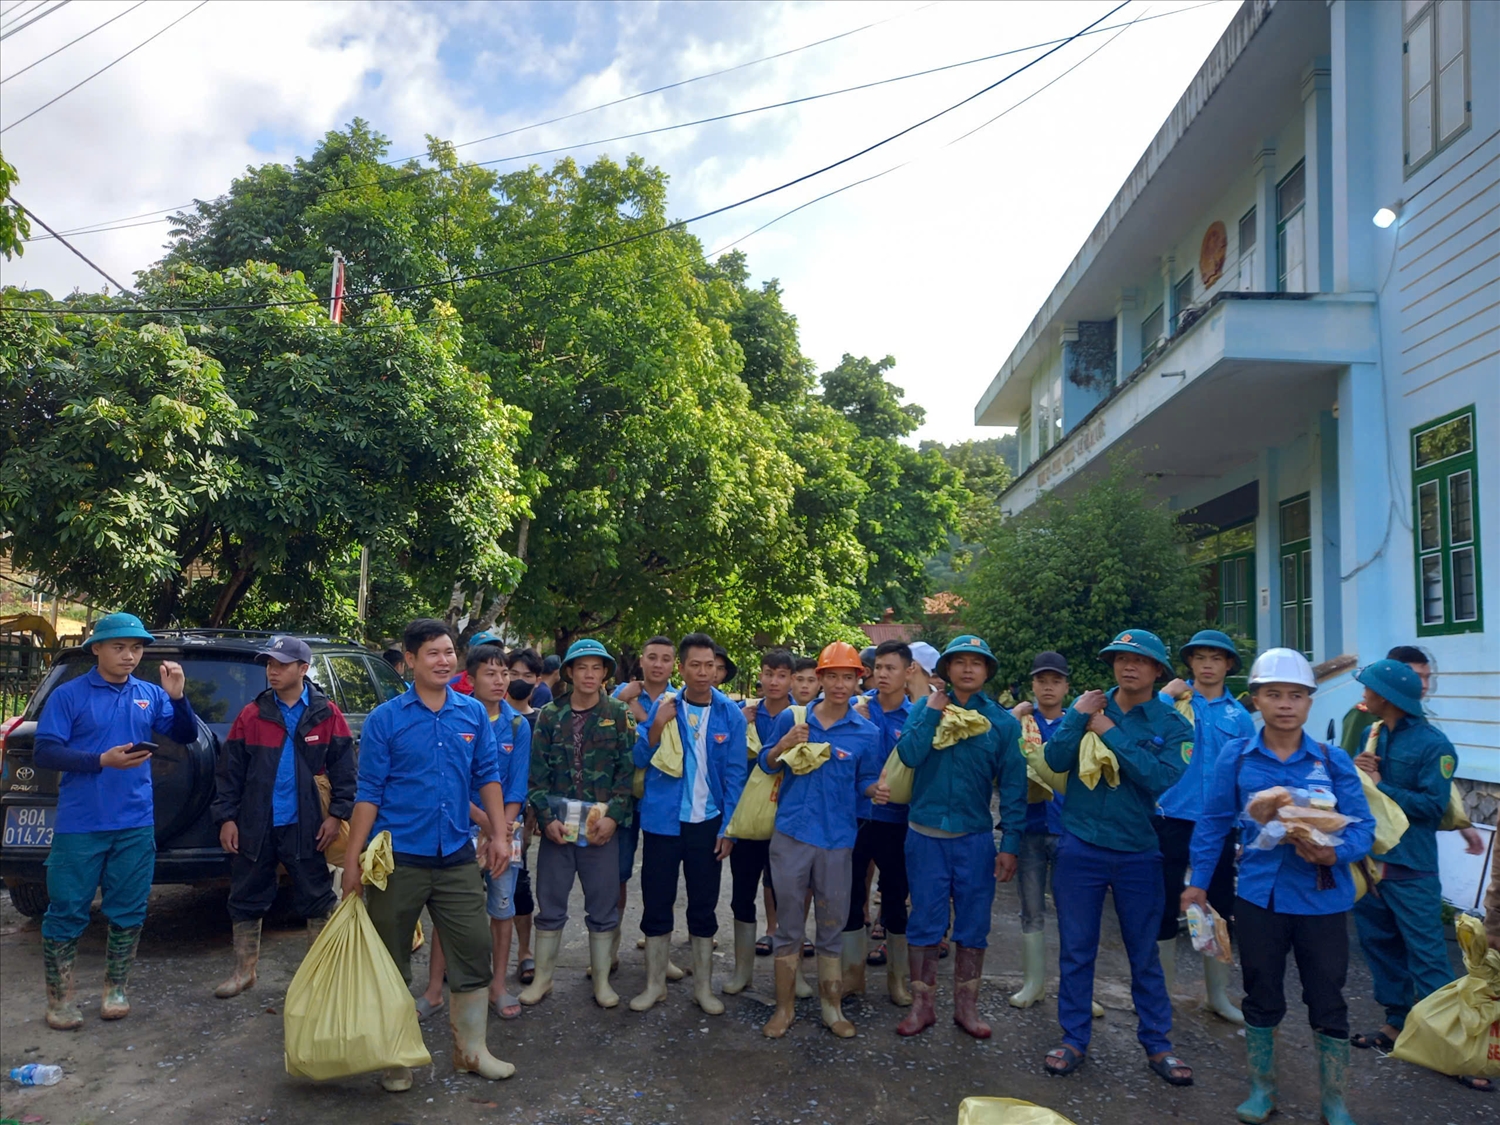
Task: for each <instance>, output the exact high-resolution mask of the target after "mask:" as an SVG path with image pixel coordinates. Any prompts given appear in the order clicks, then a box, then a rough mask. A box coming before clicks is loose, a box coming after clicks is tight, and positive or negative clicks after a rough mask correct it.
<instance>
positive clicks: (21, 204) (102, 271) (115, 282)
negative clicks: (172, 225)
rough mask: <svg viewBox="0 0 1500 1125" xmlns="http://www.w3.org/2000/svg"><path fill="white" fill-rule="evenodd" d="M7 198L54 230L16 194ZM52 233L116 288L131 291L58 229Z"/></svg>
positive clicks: (45, 227)
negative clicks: (91, 259) (58, 231)
mask: <svg viewBox="0 0 1500 1125" xmlns="http://www.w3.org/2000/svg"><path fill="white" fill-rule="evenodd" d="M6 198H7V199H9V200H10V201H11V202H12V203H13V204H15V205H16V209H17V210H19V211H23V212H25V213H26V214H27V215H30V216H31V218H32V220H33V221H35V223H36V225H37V226H39V227H41V228H42V229H43V230H45V231H52V228H51V227H49V226H48V225H47V224H46V223H44V222H42V219H41V216H40V215H38V214H37V213H36V212H35V211H33V210H32V209H31V208H30V207H27V206H26V205H25V204H24V203H22V202H21V201H20V200H19V199H17V198H16V197H15V196H13V195H11V196H7V197H6ZM52 234H53V236H54V237H55V238H56V239H57V241H59V242H61V243H62V244H63V245H64V246H66V247H67V248H68V249H69V250H71V251H73V253H74V254H77V255H78V257H80V258H82V259H83V261H84V264H86V265H87V266H88V267H89V268H90V269H91V270H93V271H94V272H95V273H97V274H98V275H99V276H100V277H102V278H104V280H105V281H107V282H109V283H110V284H111V285H113V286H114V287H115V288H116V289H118V290H119V291H120V292H122V293H127V292H129V290H127V289H126V288H125V286H123V285H121V284H120V283H119V282H118V281H116V280H115V279H114V278H112V277H110V276H109V274H107V273H105V272H104V270H103V269H102V268H101V267H99V266H98V265H95V264H94V262H92V261H90V260H89V258H88V256H87V255H86V254H84V252H83V251H82V250H80V249H78V247H76V246H74V245H73V244H72V243H71V242H69V241H68V240H67V239H66V238H63V237H62V236H61V235H59V234H58V233H57V232H56V231H52Z"/></svg>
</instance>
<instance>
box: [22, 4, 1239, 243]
mask: <svg viewBox="0 0 1500 1125" xmlns="http://www.w3.org/2000/svg"><path fill="white" fill-rule="evenodd" d="M1222 2H1223V0H1203V2H1202V3H1199V4H1193V5H1191V6H1189V7H1185V8H1176V9H1173V10H1172V11H1168V12H1160V13H1158V14H1156V15H1154V16H1139V17H1137V18H1136V19H1133V20H1129V21H1127V22H1125V23H1119V24H1111V25H1109V26H1108V27H1098V28H1093V29H1091V30H1090V31H1088V32H1087V33H1086V34H1088V35H1097V34H1101V33H1103V32H1106V31H1118V30H1119V29H1121V28H1127V27H1133V26H1134V25H1135V24H1137V23H1147V22H1150V21H1151V20H1159V19H1166V18H1167V17H1169V16H1176V15H1182V14H1183V13H1185V12H1191V11H1195V10H1196V9H1198V8H1206V7H1210V6H1212V5H1214V4H1218V3H1222ZM845 34H851V33H845ZM1070 41H1071V40H1070V38H1063V39H1048V40H1044V41H1042V42H1040V43H1032V44H1029V45H1027V46H1025V47H1012V48H1010V49H1008V50H1004V51H997V52H994V53H992V54H988V55H980V56H978V57H976V58H972V59H963V60H960V61H958V62H951V63H944V64H942V65H940V66H934V67H928V68H927V69H925V70H916V71H911V72H910V73H907V74H898V75H893V76H891V77H888V78H880V79H876V80H874V81H872V82H864V83H860V84H858V85H854V86H845V87H842V88H840V89H837V90H826V91H823V92H821V93H817V94H808V95H806V96H804V97H800V98H791V99H788V100H786V101H780V102H773V103H771V104H769V105H763V106H755V107H753V108H750V109H741V110H734V111H732V112H729V113H722V114H716V115H714V116H711V117H701V118H697V119H695V120H692V121H683V122H677V123H675V124H672V125H661V126H657V127H656V128H653V129H644V130H641V131H639V132H634V133H622V134H620V135H618V136H614V137H603V138H599V139H597V140H592V141H584V142H580V143H577V144H570V145H562V146H558V147H556V148H548V149H539V150H537V151H534V152H526V153H517V154H514V155H511V156H502V157H496V158H495V159H492V160H481V161H475V162H470V163H468V164H466V165H465V167H469V168H481V167H488V166H492V165H495V164H503V163H507V162H510V161H516V160H526V159H530V158H532V157H536V156H548V155H551V154H553V153H558V152H568V151H571V150H574V149H580V148H591V147H593V146H595V145H601V144H610V143H613V142H615V141H621V140H634V139H636V138H638V137H644V136H650V135H653V134H656V133H666V132H671V131H674V130H678V129H685V128H689V127H692V126H696V125H705V124H711V123H714V122H719V121H726V120H729V119H731V118H735V117H743V116H747V115H749V114H754V113H763V112H766V111H767V110H773V109H782V108H785V107H787V106H793V105H800V104H803V103H805V102H811V101H817V100H820V99H824V98H831V97H836V96H839V95H841V94H848V93H856V92H858V91H861V90H868V89H872V88H874V87H878V86H884V85H890V84H892V83H895V82H904V81H906V80H908V79H912V78H922V77H925V76H927V75H932V74H939V73H942V72H944V71H949V70H956V69H959V68H962V67H968V66H974V65H976V64H978V63H984V62H992V61H993V60H995V59H1000V58H1005V57H1008V56H1010V55H1018V54H1024V53H1025V52H1027V51H1033V50H1038V49H1040V48H1042V47H1051V46H1055V45H1058V44H1063V43H1067V42H1070ZM798 49H799V50H800V49H802V48H798ZM783 53H790V52H783ZM744 65H749V64H744ZM528 128H530V127H529V126H528ZM498 135H503V134H498ZM486 139H487V138H486ZM476 143H478V142H476V141H465V142H464V145H469V144H476ZM455 147H462V146H455ZM383 163H386V164H389V163H391V162H390V161H385V162H383ZM441 174H442V173H441V170H439V169H433V168H422V169H418V170H416V171H414V172H412V171H402V172H400V173H399V174H397V175H395V176H389V177H382V178H377V179H375V180H374V181H373V184H352V185H342V186H339V187H330V188H322V189H319V190H317V191H314V192H311V193H309V197H310V198H313V199H317V198H321V197H322V196H324V195H331V194H336V193H340V192H346V191H358V190H361V189H363V188H367V187H370V186H376V187H380V186H384V185H385V184H388V183H395V182H398V181H400V180H402V179H405V178H413V179H414V178H417V177H421V176H429V175H441ZM195 202H197V201H192V202H188V203H184V204H180V205H178V206H176V207H164V208H161V209H160V210H156V211H144V212H141V213H139V214H136V215H128V216H122V217H121V218H118V219H106V220H101V221H100V222H98V223H88V224H84V225H82V226H78V227H72V228H65V229H64V231H63V233H64V234H69V235H90V234H104V233H108V232H109V231H113V230H129V229H131V228H133V227H139V226H153V225H155V224H157V223H164V222H171V221H172V220H171V217H170V215H171V213H175V212H179V211H182V210H185V209H186V208H188V207H191V206H193V204H194V203H195ZM152 215H165V216H168V217H166V218H160V219H152V218H149V217H150V216H152ZM130 220H146V221H144V222H132V221H130ZM47 238H48V236H46V235H38V236H36V237H34V238H30V239H27V241H28V242H45V241H47Z"/></svg>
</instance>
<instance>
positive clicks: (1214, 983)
mask: <svg viewBox="0 0 1500 1125" xmlns="http://www.w3.org/2000/svg"><path fill="white" fill-rule="evenodd" d="M1233 971H1234V966H1232V965H1226V964H1224V962H1223V961H1220V960H1219V959H1218V958H1217V957H1205V958H1203V983H1204V984H1205V985H1206V986H1207V989H1208V1006H1209V1009H1210V1010H1211V1011H1213V1012H1215V1013H1216V1014H1217V1015H1218V1016H1219V1017H1220V1018H1221V1019H1225V1020H1228V1021H1229V1022H1230V1023H1237V1024H1241V1025H1243V1024H1244V1022H1245V1013H1244V1012H1242V1011H1240V1010H1239V1009H1238V1008H1236V1007H1235V1006H1234V1002H1233V1001H1232V1000H1230V999H1229V977H1230V974H1231V973H1232V972H1233Z"/></svg>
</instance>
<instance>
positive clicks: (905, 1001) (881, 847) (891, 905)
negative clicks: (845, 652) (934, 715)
mask: <svg viewBox="0 0 1500 1125" xmlns="http://www.w3.org/2000/svg"><path fill="white" fill-rule="evenodd" d="M874 661H875V687H874V688H873V689H872V694H870V695H866V696H863V697H862V698H861V699H860V701H859V702H858V704H857V705H858V706H859V707H860V708H861V709H862V713H863V714H864V715H865V717H866V718H868V719H869V720H870V721H871V722H873V723H874V724H875V725H876V726H877V727H879V728H880V752H881V754H882V755H883V757H882V759H881V760H882V762H883V761H885V759H886V758H889V757H890V753H891V751H892V750H894V749H895V748H896V743H897V741H898V740H899V739H900V738H901V728H902V727H903V725H904V724H905V723H906V718H907V715H908V714H909V713H910V711H911V700H909V699H908V698H907V695H906V687H907V680H908V677H909V674H910V671H911V667H912V657H911V649H910V648H909V647H908V646H907V645H906V643H905V642H903V641H882V642H881V643H880V644H878V645H876V646H875V656H874ZM906 814H907V808H906V806H905V805H897V804H884V805H876V804H874V803H873V802H871V801H870V800H869V798H867V797H861V798H860V801H859V820H860V823H859V835H858V837H857V838H856V839H855V842H854V873H853V884H852V886H851V887H850V889H849V921H848V922H847V923H846V924H845V926H844V948H843V957H842V972H843V979H844V994H845V995H846V996H848V995H853V994H858V995H860V996H863V995H864V992H865V962H866V959H867V958H868V956H869V952H870V949H869V947H870V931H869V930H868V929H867V928H866V923H865V900H866V898H867V897H868V886H869V883H868V880H867V876H866V872H867V871H868V870H869V868H870V865H871V864H872V863H873V864H874V865H875V867H876V868H877V869H878V870H879V872H880V922H881V925H882V926H883V927H884V928H885V943H886V951H887V959H886V960H887V964H886V971H885V981H886V992H887V993H888V994H889V995H890V998H891V1003H893V1004H895V1005H896V1006H897V1007H900V1008H906V1007H910V1006H911V989H910V979H911V961H910V956H909V954H908V952H907V945H906V898H907V894H908V893H909V889H908V885H907V881H906Z"/></svg>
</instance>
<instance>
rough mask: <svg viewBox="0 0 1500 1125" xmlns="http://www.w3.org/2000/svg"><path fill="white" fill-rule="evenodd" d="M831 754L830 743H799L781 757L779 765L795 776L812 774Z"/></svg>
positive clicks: (831, 744)
mask: <svg viewBox="0 0 1500 1125" xmlns="http://www.w3.org/2000/svg"><path fill="white" fill-rule="evenodd" d="M832 752H833V743H831V742H801V743H798V744H797V745H796V746H793V747H792V748H791V749H790V750H788V751H786V752H785V753H784V754H782V755H781V764H782V765H784V766H786V768H787V769H789V770H791V771H792V772H793V773H795V774H804V773H812V771H813V770H815V769H817V768H818V767H819V766H821V765H822V764H823V763H824V762H826V761H828V758H829V755H831V754H832Z"/></svg>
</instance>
